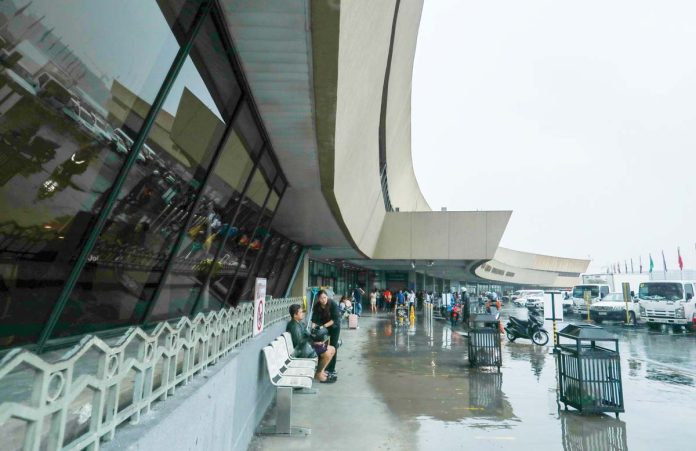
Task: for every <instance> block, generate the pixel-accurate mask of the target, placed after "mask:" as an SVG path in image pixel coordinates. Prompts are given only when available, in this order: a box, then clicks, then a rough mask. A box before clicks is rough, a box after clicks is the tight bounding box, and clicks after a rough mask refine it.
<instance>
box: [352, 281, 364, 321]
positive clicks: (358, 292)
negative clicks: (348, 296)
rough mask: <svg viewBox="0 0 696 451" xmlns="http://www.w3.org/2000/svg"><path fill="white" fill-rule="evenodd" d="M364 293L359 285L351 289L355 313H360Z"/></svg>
mask: <svg viewBox="0 0 696 451" xmlns="http://www.w3.org/2000/svg"><path fill="white" fill-rule="evenodd" d="M364 294H365V290H363V289H362V287H361V286H360V285H358V286H357V287H355V289H354V290H353V300H354V301H355V314H356V315H358V316H360V315H362V298H363V295H364Z"/></svg>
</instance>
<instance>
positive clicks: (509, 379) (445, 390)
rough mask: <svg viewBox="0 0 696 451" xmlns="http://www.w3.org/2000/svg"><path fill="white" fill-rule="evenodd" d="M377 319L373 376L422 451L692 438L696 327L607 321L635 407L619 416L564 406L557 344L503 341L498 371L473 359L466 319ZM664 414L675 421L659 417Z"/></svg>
mask: <svg viewBox="0 0 696 451" xmlns="http://www.w3.org/2000/svg"><path fill="white" fill-rule="evenodd" d="M361 321H362V320H361ZM571 321H572V320H571ZM368 324H369V326H368V327H369V330H368V332H369V333H368V337H369V338H368V340H367V342H366V344H365V348H364V349H363V357H364V358H365V362H366V365H367V366H368V368H369V382H370V384H371V385H372V387H373V388H374V389H375V390H376V392H377V393H378V395H379V396H380V397H381V398H382V400H383V401H384V402H385V403H386V404H387V407H388V408H389V410H390V411H391V412H393V414H394V415H396V416H397V417H398V418H399V419H400V421H402V422H406V423H408V424H409V425H410V427H411V429H412V430H414V431H415V434H416V437H417V443H414V449H434V448H440V449H465V448H466V449H472V447H473V449H478V448H479V447H481V446H486V447H492V448H495V449H520V448H522V449H531V447H532V446H534V447H536V448H538V449H564V450H625V449H629V445H628V442H629V439H630V442H631V448H630V449H632V450H633V449H673V448H676V447H677V446H679V447H683V446H688V447H690V446H691V444H692V443H693V438H694V437H693V436H692V437H691V439H689V438H687V436H686V435H685V432H686V431H692V430H693V428H692V423H693V407H692V406H693V405H694V403H696V390H695V389H694V375H695V374H694V373H696V371H694V362H696V351H695V350H696V336H694V335H693V334H671V333H662V334H660V333H652V332H651V333H649V332H648V331H647V330H644V329H642V328H638V329H626V328H623V327H621V326H611V325H609V326H606V328H607V329H608V330H610V331H611V332H612V333H615V334H617V335H618V336H619V337H620V339H621V340H622V341H621V353H622V355H621V357H622V361H621V364H622V373H623V381H624V393H625V395H624V396H625V404H626V412H625V413H624V414H621V418H620V419H618V420H617V419H615V418H613V417H610V416H608V415H595V416H587V415H580V414H578V413H576V412H574V411H572V410H570V411H564V410H563V406H562V405H561V404H559V403H558V401H557V396H556V384H557V375H556V361H555V358H554V356H553V354H551V348H550V347H543V348H542V347H538V346H533V345H532V344H531V343H529V342H527V343H525V342H524V341H522V340H520V341H519V342H516V343H510V342H508V341H507V340H505V339H504V340H503V367H502V369H501V372H500V373H497V372H495V371H494V370H492V371H488V370H486V369H474V368H470V367H469V365H468V362H467V355H466V336H465V331H464V329H463V328H462V327H461V326H457V327H455V328H454V330H453V329H452V328H451V327H450V325H449V324H447V323H446V322H445V321H435V322H434V324H433V326H432V329H431V330H425V329H424V328H422V327H419V328H417V329H416V330H409V329H408V328H405V327H396V326H394V325H392V324H391V319H390V318H387V317H382V318H378V319H375V320H373V321H372V322H370V323H368ZM418 325H419V326H421V323H420V321H419V322H418ZM366 326H367V325H366ZM563 326H564V325H563V324H561V325H559V330H560V329H561V328H562V327H563ZM547 328H548V330H551V325H550V324H549V325H547ZM683 345H690V347H688V348H686V349H684V346H683ZM665 412H669V416H670V421H669V422H665V421H659V419H660V418H662V416H663V415H664V413H665Z"/></svg>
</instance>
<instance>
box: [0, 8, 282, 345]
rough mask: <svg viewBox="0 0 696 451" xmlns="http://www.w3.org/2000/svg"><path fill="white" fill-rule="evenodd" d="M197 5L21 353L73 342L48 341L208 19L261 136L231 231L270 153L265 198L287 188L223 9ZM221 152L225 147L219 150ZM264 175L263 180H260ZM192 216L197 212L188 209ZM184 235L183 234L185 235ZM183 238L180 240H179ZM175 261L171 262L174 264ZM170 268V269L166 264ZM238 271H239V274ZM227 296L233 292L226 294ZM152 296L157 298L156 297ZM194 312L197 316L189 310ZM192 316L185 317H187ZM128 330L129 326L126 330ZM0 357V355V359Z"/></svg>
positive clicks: (231, 222) (154, 299) (212, 168)
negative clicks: (271, 170)
mask: <svg viewBox="0 0 696 451" xmlns="http://www.w3.org/2000/svg"><path fill="white" fill-rule="evenodd" d="M199 1H200V4H199V6H198V9H197V11H196V16H195V17H194V19H193V20H192V22H191V26H190V28H189V30H188V31H187V33H186V35H185V41H184V42H183V43H182V45H181V46H180V48H179V51H178V52H177V54H176V55H175V57H174V60H173V62H172V64H171V66H170V68H169V70H168V72H167V75H166V76H165V78H164V80H163V81H162V83H161V85H160V89H159V91H158V92H157V95H156V97H155V99H154V101H153V103H152V105H151V107H150V109H149V111H148V113H147V115H146V116H145V118H144V120H143V125H142V127H141V128H140V130H139V132H138V134H137V136H136V138H135V141H134V143H133V146H132V149H131V152H130V154H129V155H128V157H127V158H126V160H125V162H124V163H123V165H122V166H121V168H120V170H119V173H118V174H117V176H116V178H115V180H114V182H113V183H112V184H111V187H110V190H111V191H110V193H109V195H108V197H107V199H106V201H105V202H104V206H103V207H102V209H101V211H100V212H99V214H98V215H97V219H96V221H95V225H94V227H93V228H92V229H91V231H90V232H89V235H88V237H87V239H86V240H85V243H84V244H83V246H82V248H81V250H80V253H79V254H78V257H77V259H76V260H75V264H74V266H73V267H72V268H71V270H70V274H69V276H68V278H67V279H66V283H65V285H64V286H63V289H62V290H61V294H60V295H59V297H58V300H57V301H56V302H55V303H54V305H53V308H52V310H51V313H50V316H49V318H48V320H47V321H46V322H45V323H44V327H43V329H42V331H41V333H40V335H39V338H38V340H37V342H36V343H33V344H28V345H26V346H25V347H27V348H31V349H35V350H36V352H39V353H40V352H43V350H44V349H45V347H46V345H47V343H48V342H49V340H50V341H51V342H52V343H53V342H55V343H58V342H60V343H63V344H66V343H68V342H70V341H71V338H60V339H51V336H52V334H53V331H54V329H55V326H56V324H57V322H58V320H59V319H60V316H61V315H62V313H63V310H64V309H65V306H66V305H67V302H68V300H69V298H70V295H71V294H72V292H73V290H74V288H75V285H76V284H77V282H78V280H79V277H80V275H81V274H82V272H83V270H84V267H85V265H86V263H87V258H88V257H89V255H90V254H91V252H92V251H93V250H94V247H95V245H96V244H97V241H98V238H99V236H100V235H101V232H102V231H103V229H104V226H105V224H106V222H107V220H108V218H109V216H110V214H111V212H112V210H113V208H114V206H115V204H116V201H117V199H118V195H119V193H120V191H121V189H122V188H123V185H124V182H125V180H126V179H127V177H128V175H129V174H130V171H131V169H132V168H133V167H134V166H135V162H136V160H137V156H138V154H139V152H140V149H141V148H142V146H143V145H144V143H145V140H146V138H147V137H148V136H149V134H150V132H151V130H152V128H153V126H154V123H155V120H156V118H157V115H158V114H159V112H160V111H161V109H162V106H163V104H164V102H165V100H166V98H167V96H168V95H169V92H170V91H171V88H172V87H173V84H174V82H175V81H176V79H177V77H178V76H179V73H180V72H181V68H182V67H183V65H184V63H185V61H186V58H187V57H188V56H189V54H190V52H191V49H192V47H193V45H194V43H195V40H196V38H197V36H198V33H199V31H200V29H201V28H202V26H203V24H204V23H205V21H206V19H208V18H209V17H211V18H212V19H213V20H214V22H215V24H216V25H217V28H218V30H217V31H218V33H219V34H220V36H219V37H220V40H221V41H222V44H223V46H224V49H225V52H226V53H227V55H228V58H229V62H230V65H231V69H232V74H233V75H234V77H235V78H236V80H237V83H238V85H239V88H240V91H241V96H240V102H238V104H237V105H235V109H237V108H238V107H239V105H240V103H241V100H242V99H244V100H246V102H245V104H246V105H247V106H248V108H249V112H250V114H251V117H252V120H253V122H254V125H255V126H256V130H257V132H258V133H259V136H260V138H261V145H260V150H259V151H258V153H257V155H255V156H254V164H253V166H252V169H251V172H250V173H249V176H248V178H247V181H246V183H245V187H244V189H243V191H242V193H241V195H240V197H239V202H238V204H237V206H236V208H235V213H234V215H233V217H232V220H231V221H230V222H229V224H230V225H232V224H233V223H234V222H235V221H236V219H237V217H238V215H239V212H240V210H241V206H242V203H243V202H244V199H245V198H246V194H247V192H248V188H249V185H250V183H251V178H252V177H253V176H254V173H255V171H256V170H257V169H258V167H259V162H260V160H261V158H262V157H263V154H264V153H266V152H268V157H270V159H271V162H272V164H273V166H274V167H275V169H276V170H277V173H276V176H275V177H274V181H273V184H272V185H271V187H270V188H269V195H270V193H272V192H273V185H275V184H276V183H277V181H278V180H282V181H283V182H284V189H283V193H284V192H285V190H286V189H287V188H288V187H289V182H288V180H287V178H286V176H285V174H284V172H283V169H282V166H281V165H280V162H279V160H278V158H277V157H276V155H275V153H274V152H273V149H272V146H271V144H270V138H269V135H268V131H267V130H266V127H265V126H264V122H263V120H262V118H261V114H260V112H259V110H258V107H257V105H256V102H255V101H254V97H253V94H252V92H251V88H250V86H249V83H248V81H247V78H246V74H245V73H244V70H243V68H242V65H241V61H240V57H239V54H238V52H237V49H236V46H235V45H234V41H233V39H232V37H231V34H230V28H229V25H228V23H227V19H226V16H225V12H224V10H223V8H222V7H221V4H220V2H221V0H199ZM233 124H234V120H230V125H232V127H233ZM223 148H224V147H223ZM214 168H215V165H214V164H211V167H210V170H209V171H207V174H206V182H207V180H208V177H209V176H210V174H211V173H212V172H213V171H214ZM264 175H265V174H264ZM203 187H205V183H203V184H201V190H202V189H203ZM201 190H199V193H198V195H197V197H196V201H198V200H199V199H200V193H202V191H201ZM267 197H269V196H267ZM282 198H283V196H282V194H281V196H280V198H279V200H278V204H277V205H276V209H275V211H277V210H278V206H279V205H280V203H281V202H282ZM191 211H195V210H194V209H192V210H191ZM275 211H274V213H273V215H272V217H271V221H269V227H270V224H271V223H272V220H273V217H274V216H275ZM183 230H184V231H185V230H186V228H184V229H183ZM180 237H181V235H180V236H179V238H180ZM226 242H227V236H225V238H224V240H223V242H222V244H221V245H220V247H219V248H218V250H217V252H216V255H215V257H214V261H217V260H218V259H219V257H220V253H221V251H222V249H223V248H224V245H225V244H226ZM173 255H176V254H175V252H172V253H170V255H169V259H172V256H173ZM172 261H173V260H172ZM167 263H168V264H169V265H170V266H171V263H169V262H167ZM213 267H214V266H213V265H211V267H210V269H209V271H208V273H207V275H206V278H205V282H209V281H210V279H211V276H212V270H213ZM238 270H239V268H238ZM165 271H167V267H165V270H164V271H163V277H161V278H160V281H159V283H158V284H157V287H156V291H155V293H153V296H152V297H151V301H150V304H149V305H148V308H147V312H146V313H147V314H148V315H149V314H150V310H151V308H152V307H151V306H152V305H154V302H155V301H156V300H157V297H158V296H159V293H160V292H161V290H162V286H163V284H164V283H165V281H166V277H164V276H166V275H168V274H169V272H166V274H165ZM169 271H171V267H170V268H169ZM237 274H238V272H237V273H235V279H236V277H237ZM230 293H231V291H230ZM230 293H228V295H227V298H226V299H227V300H228V299H229V294H230ZM155 294H156V295H157V296H155ZM201 295H202V292H199V293H198V296H197V299H196V301H195V303H194V306H197V305H198V303H199V301H200V298H201ZM192 311H195V310H192ZM190 313H191V312H189V315H190ZM143 318H144V320H146V319H147V316H144V317H143ZM137 325H142V326H146V323H145V322H141V323H139V324H137ZM126 327H127V326H126ZM118 329H121V328H116V329H114V330H118ZM110 331H111V329H108V330H104V331H98V332H96V333H99V334H109V333H110ZM72 339H73V340H76V339H77V338H75V337H72ZM1 354H2V352H0V355H1Z"/></svg>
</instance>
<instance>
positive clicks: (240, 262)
mask: <svg viewBox="0 0 696 451" xmlns="http://www.w3.org/2000/svg"><path fill="white" fill-rule="evenodd" d="M278 177H279V174H276V176H275V178H274V179H273V183H271V185H270V186H269V187H268V193H267V194H266V199H264V201H263V206H262V207H261V211H260V212H259V218H258V219H257V220H256V225H255V226H254V233H256V230H257V229H258V228H259V225H260V224H261V221H262V220H263V216H264V212H265V210H266V206H267V205H268V201H269V199H270V198H271V193H273V192H274V185H275V183H276V181H277V180H278ZM286 190H287V185H285V188H284V189H283V192H282V193H280V196H279V199H278V204H277V205H276V208H275V210H273V213H271V217H270V219H269V220H268V226H267V228H268V229H270V228H271V225H272V224H273V219H274V218H275V215H276V213H277V212H278V207H279V206H280V203H281V202H282V201H283V196H284V195H285V191H286ZM264 241H265V240H264ZM248 252H249V247H248V246H247V248H246V249H244V254H242V258H240V259H239V265H237V270H236V271H235V272H234V277H233V278H232V283H231V284H230V290H229V291H228V292H227V295H226V296H225V301H224V302H223V304H224V305H226V304H229V302H230V297H232V292H233V291H234V284H235V282H237V279H238V277H239V271H240V270H241V268H242V263H243V262H244V259H245V258H246V255H247V253H248ZM258 257H259V256H258V255H257V256H256V258H254V261H252V263H251V266H249V267H248V268H247V271H248V274H249V276H251V275H252V274H253V271H254V270H256V267H255V266H256V261H257V260H258Z"/></svg>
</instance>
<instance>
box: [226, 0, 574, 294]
mask: <svg viewBox="0 0 696 451" xmlns="http://www.w3.org/2000/svg"><path fill="white" fill-rule="evenodd" d="M222 5H223V9H224V12H225V15H226V18H227V21H228V24H229V26H230V32H231V35H232V37H233V40H234V43H235V46H236V50H237V52H238V54H239V57H240V60H241V63H242V66H243V68H244V72H245V76H246V78H247V81H248V83H249V85H250V87H251V90H252V94H253V97H254V101H255V103H256V105H257V107H258V109H259V112H260V114H261V117H262V120H263V122H264V125H265V127H266V130H267V132H268V135H269V137H270V140H271V143H272V145H273V148H274V150H275V153H276V156H277V158H278V160H279V162H280V164H281V166H282V168H283V171H284V173H285V174H286V176H287V179H288V183H289V187H288V190H287V191H286V194H285V197H284V198H283V200H282V202H281V203H280V207H279V210H278V213H277V215H276V218H275V222H274V228H275V229H277V230H279V231H280V232H281V233H283V234H284V235H286V236H287V237H289V238H291V239H293V240H295V241H297V242H299V243H301V244H304V245H308V246H311V247H312V248H311V249H312V250H311V251H310V256H312V257H314V258H319V259H325V260H327V259H336V258H338V259H341V260H344V261H352V262H353V263H354V264H356V265H359V266H362V267H367V268H372V269H379V268H382V269H395V270H409V269H412V267H411V262H412V261H415V262H416V269H417V270H418V269H420V268H421V267H422V268H423V270H424V271H426V272H429V271H428V267H430V268H433V270H434V271H439V272H440V274H439V275H437V276H438V277H444V278H450V279H452V280H456V279H459V280H471V279H472V278H474V279H478V278H480V279H481V280H486V279H491V278H490V277H489V276H490V273H489V272H487V271H485V267H484V266H482V263H483V262H486V261H488V260H491V259H494V257H495V258H497V257H498V253H496V252H497V251H498V244H499V242H500V239H501V237H502V234H503V232H504V230H505V227H506V226H507V223H508V220H509V218H510V214H511V212H509V211H507V212H432V211H429V210H430V207H429V206H428V204H427V202H426V201H425V200H424V199H423V196H422V193H421V192H420V189H419V188H418V183H417V182H416V180H415V175H414V171H413V166H412V160H411V148H410V91H411V75H412V69H413V57H414V53H415V42H416V36H417V30H418V25H419V22H420V13H421V8H422V0H414V1H410V2H400V6H399V8H397V6H398V5H399V4H398V3H396V1H395V0H384V1H380V2H343V3H342V2H339V1H337V0H265V1H258V2H256V1H254V2H248V1H241V0H223V1H222ZM397 12H398V15H397ZM390 34H391V35H395V36H396V39H392V42H393V55H392V56H393V59H392V63H391V64H392V65H391V71H386V73H387V74H389V73H390V72H391V75H389V77H388V79H387V80H385V70H386V64H387V59H388V58H387V56H388V54H389V52H391V49H390V45H389V42H390ZM387 85H388V86H389V91H388V98H387V99H386V102H387V104H386V114H387V118H386V125H387V130H386V143H387V161H388V162H389V165H388V167H389V191H390V194H391V195H392V196H391V197H392V199H391V200H392V201H393V204H394V205H395V206H399V207H400V209H401V212H387V211H385V208H384V206H383V205H384V199H383V197H382V190H381V187H380V183H381V182H380V180H379V175H378V174H379V163H378V156H377V154H378V144H377V140H378V133H377V129H376V127H377V124H379V123H380V116H379V115H380V113H381V112H382V114H383V111H384V110H385V108H383V107H384V103H383V102H384V101H385V99H384V98H382V94H383V92H384V91H383V90H384V87H385V86H387ZM380 99H381V100H380ZM369 174H374V177H373V176H370V175H369ZM356 181H358V182H359V183H355V182H356ZM394 201H395V203H394ZM405 210H406V211H405ZM511 252H514V251H511ZM365 257H367V259H365ZM430 262H432V263H430ZM428 264H430V266H428ZM501 264H504V265H508V267H509V268H516V269H523V270H524V269H527V270H530V271H534V273H531V274H537V275H539V274H540V275H545V272H544V271H543V270H540V269H538V268H531V269H529V268H525V267H524V266H516V265H517V264H527V263H526V261H520V260H519V259H514V258H513V259H510V258H506V259H505V258H504V261H502V262H501ZM585 267H586V266H585ZM481 268H484V269H482V270H481V271H479V269H481ZM547 272H548V271H547ZM520 274H521V273H520ZM434 275H435V274H434ZM491 280H494V279H491ZM520 280H522V279H520ZM525 280H526V279H525ZM513 283H514V282H513Z"/></svg>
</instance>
